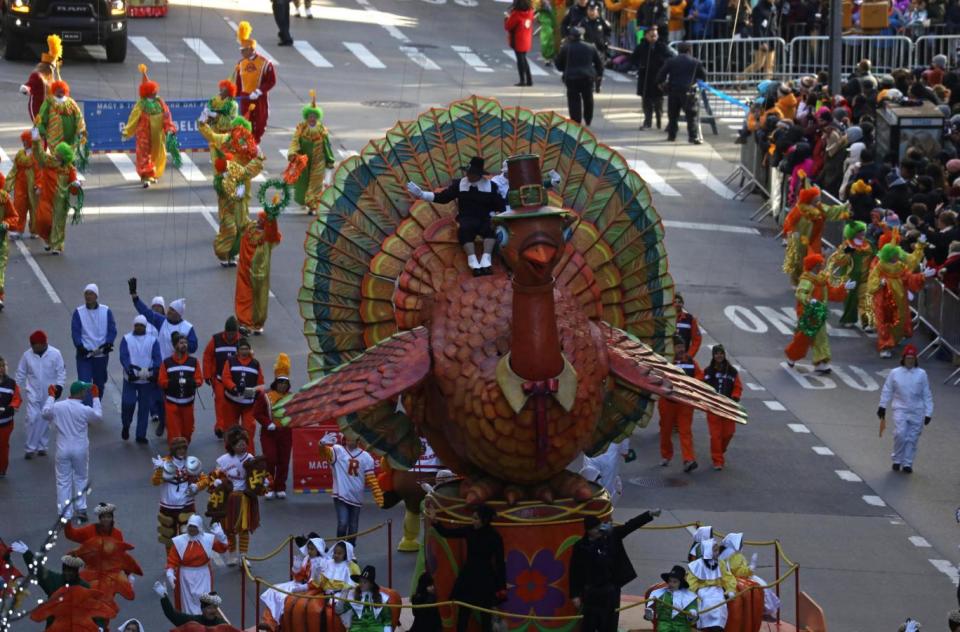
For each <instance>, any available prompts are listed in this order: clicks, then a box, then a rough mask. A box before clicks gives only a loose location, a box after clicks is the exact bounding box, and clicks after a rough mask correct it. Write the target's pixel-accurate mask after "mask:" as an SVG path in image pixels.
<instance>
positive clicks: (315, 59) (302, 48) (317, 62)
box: [293, 39, 333, 68]
mask: <svg viewBox="0 0 960 632" xmlns="http://www.w3.org/2000/svg"><path fill="white" fill-rule="evenodd" d="M293 47H294V48H296V49H297V52H298V53H300V54H301V55H303V57H304V59H306V60H307V61H308V62H310V63H311V64H313V65H314V66H316V67H317V68H333V64H331V63H330V62H329V61H327V58H326V57H324V56H323V55H321V54H320V53H319V52H318V51H317V49H316V48H314V47H313V46H312V45H311V44H310V42H308V41H306V40H300V39H298V40H296V41H294V42H293Z"/></svg>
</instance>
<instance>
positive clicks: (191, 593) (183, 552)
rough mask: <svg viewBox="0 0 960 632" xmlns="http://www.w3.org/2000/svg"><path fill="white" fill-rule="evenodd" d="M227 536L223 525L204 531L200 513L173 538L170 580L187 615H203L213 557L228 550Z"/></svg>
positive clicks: (211, 572) (192, 517)
mask: <svg viewBox="0 0 960 632" xmlns="http://www.w3.org/2000/svg"><path fill="white" fill-rule="evenodd" d="M226 550H227V536H226V535H224V533H223V529H222V528H221V527H220V525H219V524H215V525H213V532H212V533H205V532H204V531H203V519H202V518H201V517H200V516H198V515H197V514H193V515H192V516H190V519H189V520H187V532H186V533H184V534H183V535H178V536H177V537H175V538H173V546H172V547H170V550H169V552H168V553H167V582H168V583H169V584H170V587H171V588H172V589H173V595H174V599H175V601H176V605H177V609H178V610H181V611H183V612H185V613H187V614H201V613H202V612H203V607H202V605H201V603H200V599H201V596H202V595H205V594H207V593H209V592H210V587H211V586H212V585H213V570H212V569H211V567H210V558H211V557H212V556H213V552H214V551H216V552H217V553H225V552H226Z"/></svg>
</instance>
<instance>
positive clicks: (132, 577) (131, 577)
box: [127, 575, 137, 588]
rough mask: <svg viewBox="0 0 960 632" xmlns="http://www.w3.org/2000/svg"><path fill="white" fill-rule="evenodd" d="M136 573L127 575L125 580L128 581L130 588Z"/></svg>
mask: <svg viewBox="0 0 960 632" xmlns="http://www.w3.org/2000/svg"><path fill="white" fill-rule="evenodd" d="M136 579H137V576H136V575H127V581H128V582H130V588H133V582H134V581H136Z"/></svg>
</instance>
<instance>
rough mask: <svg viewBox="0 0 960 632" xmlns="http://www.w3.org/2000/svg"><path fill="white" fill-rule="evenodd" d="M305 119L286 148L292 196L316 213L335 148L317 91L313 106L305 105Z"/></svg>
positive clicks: (303, 112)
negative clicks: (324, 120)
mask: <svg viewBox="0 0 960 632" xmlns="http://www.w3.org/2000/svg"><path fill="white" fill-rule="evenodd" d="M301 114H302V115H303V120H302V121H300V123H299V124H297V129H296V130H294V132H293V139H291V141H290V148H289V150H288V151H287V160H288V161H289V162H290V166H289V167H288V170H290V172H291V173H290V174H289V177H287V175H286V174H285V179H287V182H288V183H289V184H293V198H294V199H295V200H296V202H297V204H299V205H300V206H304V207H306V209H307V215H313V214H314V213H316V212H317V208H318V207H319V206H320V194H321V193H323V185H324V182H326V179H327V170H328V169H333V165H334V159H333V148H332V147H331V146H330V132H329V131H328V130H327V128H326V127H325V126H324V125H323V123H322V121H323V109H322V108H320V106H318V105H317V93H316V92H315V91H314V90H311V91H310V105H308V106H306V107H304V108H303V110H302V112H301Z"/></svg>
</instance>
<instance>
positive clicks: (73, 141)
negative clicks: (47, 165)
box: [36, 66, 87, 170]
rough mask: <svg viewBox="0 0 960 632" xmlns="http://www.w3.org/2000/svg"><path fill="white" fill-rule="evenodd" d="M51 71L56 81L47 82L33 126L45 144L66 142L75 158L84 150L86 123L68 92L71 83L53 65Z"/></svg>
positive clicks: (49, 146) (85, 149)
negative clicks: (45, 95) (45, 93)
mask: <svg viewBox="0 0 960 632" xmlns="http://www.w3.org/2000/svg"><path fill="white" fill-rule="evenodd" d="M53 75H54V77H55V78H56V81H54V82H53V83H51V84H50V92H49V93H48V94H47V98H46V99H44V100H43V104H42V105H41V106H40V111H39V112H38V113H37V117H36V128H37V130H38V131H39V132H40V136H41V137H42V138H43V140H44V143H45V145H46V147H47V148H49V149H54V148H56V147H57V146H59V145H60V144H61V143H66V145H67V146H68V147H69V148H70V149H72V150H73V152H74V155H75V156H76V157H77V158H82V157H83V156H85V155H86V154H87V123H86V121H85V120H84V118H83V110H81V109H80V106H79V105H78V104H77V102H76V101H74V100H73V97H71V96H70V85H69V84H68V83H67V82H66V81H64V80H63V79H62V78H61V77H60V76H59V72H58V71H57V68H56V66H54V71H53ZM81 162H82V160H81ZM80 166H81V167H83V165H82V164H81V165H80ZM81 170H82V169H81Z"/></svg>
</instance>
